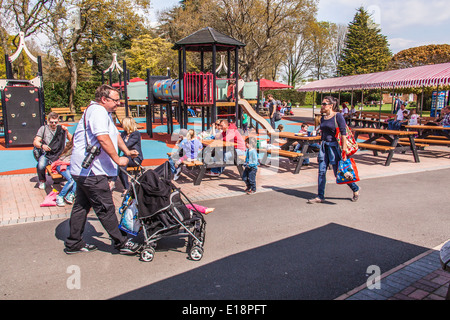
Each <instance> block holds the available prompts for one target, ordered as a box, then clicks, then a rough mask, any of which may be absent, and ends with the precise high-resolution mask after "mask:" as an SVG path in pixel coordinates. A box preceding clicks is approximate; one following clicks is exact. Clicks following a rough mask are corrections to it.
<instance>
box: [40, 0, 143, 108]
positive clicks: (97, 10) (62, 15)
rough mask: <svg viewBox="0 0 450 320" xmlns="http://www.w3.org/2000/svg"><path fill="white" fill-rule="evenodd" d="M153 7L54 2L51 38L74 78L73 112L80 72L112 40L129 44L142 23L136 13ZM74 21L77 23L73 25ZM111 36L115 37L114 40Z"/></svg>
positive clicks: (95, 0)
mask: <svg viewBox="0 0 450 320" xmlns="http://www.w3.org/2000/svg"><path fill="white" fill-rule="evenodd" d="M149 5H150V3H149V1H148V0H122V1H115V0H81V1H80V0H71V1H67V0H54V7H53V10H52V12H51V19H50V23H48V24H47V34H48V35H49V38H50V39H51V40H52V44H53V45H54V46H55V47H56V48H57V50H58V51H59V53H60V55H61V56H62V59H63V61H64V64H65V66H66V68H67V70H68V72H69V74H70V80H69V107H70V108H71V110H73V111H74V110H75V106H74V96H75V93H76V89H77V85H78V76H79V68H80V66H81V65H83V64H84V65H86V63H87V58H88V57H89V56H90V55H91V54H92V51H93V48H94V47H95V46H96V45H99V44H100V45H99V47H102V45H103V47H104V46H108V45H109V44H111V42H109V39H111V38H112V39H118V38H121V37H122V40H123V39H125V40H127V39H128V40H129V38H127V37H128V35H129V34H128V33H127V32H128V31H129V29H130V28H133V26H136V23H139V22H140V21H142V19H140V18H139V17H138V14H137V13H136V12H135V10H136V11H139V8H141V7H142V8H147V7H148V6H149ZM74 12H75V15H74V14H73V13H74ZM73 18H75V19H74V20H75V23H70V21H71V20H72V19H73ZM111 35H114V36H115V37H110V36H111ZM130 45H131V43H130Z"/></svg>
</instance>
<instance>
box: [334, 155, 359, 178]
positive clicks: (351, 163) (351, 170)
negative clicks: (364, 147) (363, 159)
mask: <svg viewBox="0 0 450 320" xmlns="http://www.w3.org/2000/svg"><path fill="white" fill-rule="evenodd" d="M358 181H359V174H358V168H357V167H356V164H355V160H353V159H350V158H347V159H345V160H340V161H339V163H338V169H337V174H336V183H337V184H349V183H352V182H358Z"/></svg>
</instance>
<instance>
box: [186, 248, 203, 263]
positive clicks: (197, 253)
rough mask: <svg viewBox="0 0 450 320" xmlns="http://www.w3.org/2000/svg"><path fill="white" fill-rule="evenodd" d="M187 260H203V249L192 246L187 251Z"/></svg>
mask: <svg viewBox="0 0 450 320" xmlns="http://www.w3.org/2000/svg"><path fill="white" fill-rule="evenodd" d="M189 258H191V259H192V260H194V261H199V260H200V259H201V258H203V249H202V248H200V247H199V246H194V247H192V249H191V250H190V251H189Z"/></svg>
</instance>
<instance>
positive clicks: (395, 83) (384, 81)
mask: <svg viewBox="0 0 450 320" xmlns="http://www.w3.org/2000/svg"><path fill="white" fill-rule="evenodd" d="M449 84H450V63H442V64H434V65H428V66H421V67H414V68H408V69H400V70H391V71H384V72H376V73H368V74H361V75H356V76H348V77H340V78H329V79H324V80H318V81H314V82H311V83H308V84H306V85H304V86H303V87H301V88H300V89H297V90H298V91H322V92H328V91H345V90H358V89H380V88H393V87H395V88H413V87H423V86H425V87H429V86H437V85H449Z"/></svg>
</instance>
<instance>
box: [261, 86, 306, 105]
mask: <svg viewBox="0 0 450 320" xmlns="http://www.w3.org/2000/svg"><path fill="white" fill-rule="evenodd" d="M269 93H271V94H272V95H273V98H274V99H275V100H280V101H283V100H285V101H288V100H291V103H292V105H293V106H295V105H296V104H299V105H301V106H304V105H309V104H311V105H312V101H313V100H312V99H313V98H312V92H298V91H297V90H295V89H283V90H266V91H264V96H265V97H266V99H267V95H268V94H269Z"/></svg>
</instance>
